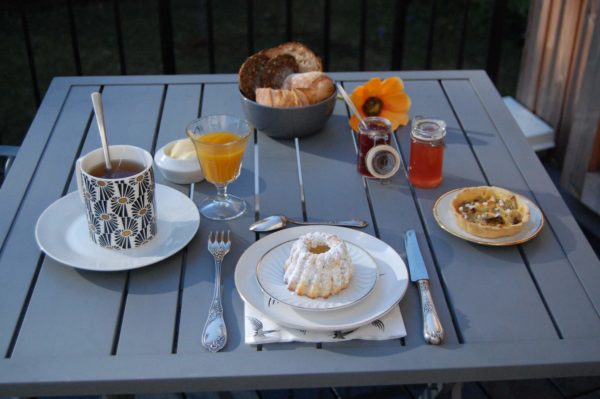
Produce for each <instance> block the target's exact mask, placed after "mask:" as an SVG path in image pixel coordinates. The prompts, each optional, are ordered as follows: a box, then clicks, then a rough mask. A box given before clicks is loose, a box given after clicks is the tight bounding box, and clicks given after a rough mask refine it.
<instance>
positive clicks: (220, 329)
mask: <svg viewBox="0 0 600 399" xmlns="http://www.w3.org/2000/svg"><path fill="white" fill-rule="evenodd" d="M212 236H213V232H212V231H211V232H210V233H209V234H208V251H209V252H210V253H211V254H212V256H213V257H214V258H215V291H214V294H213V299H212V303H211V305H210V309H209V311H208V318H207V319H206V324H205V325H204V331H203V332H202V345H203V346H204V347H205V348H206V349H208V350H209V351H211V352H218V351H220V350H221V349H223V347H224V346H225V343H226V342H227V328H226V327H225V319H223V305H222V304H221V264H222V262H223V258H224V257H225V255H227V253H228V252H229V250H230V249H231V240H230V239H229V230H227V240H225V231H222V232H221V239H220V240H219V232H218V231H217V232H216V233H215V238H214V240H213V237H212Z"/></svg>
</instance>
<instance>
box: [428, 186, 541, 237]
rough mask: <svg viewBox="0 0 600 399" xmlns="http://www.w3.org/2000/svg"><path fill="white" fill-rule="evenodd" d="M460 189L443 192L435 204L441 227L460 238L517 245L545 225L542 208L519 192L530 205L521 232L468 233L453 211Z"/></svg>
mask: <svg viewBox="0 0 600 399" xmlns="http://www.w3.org/2000/svg"><path fill="white" fill-rule="evenodd" d="M460 190H462V188H457V189H455V190H451V191H448V192H447V193H445V194H442V195H441V196H440V198H438V200H437V201H436V202H435V204H434V205H433V216H434V217H435V220H436V221H437V223H438V224H439V225H440V227H441V228H442V229H444V230H446V231H447V232H448V233H450V234H452V235H454V236H456V237H458V238H462V239H463V240H467V241H471V242H474V243H476V244H482V245H492V246H505V245H516V244H521V243H524V242H526V241H529V240H531V239H532V238H534V237H535V236H537V235H538V233H539V232H540V230H542V227H543V226H544V214H543V213H542V211H541V210H540V208H538V206H537V205H536V204H534V203H533V202H531V200H529V199H528V198H526V197H523V196H522V195H518V194H517V195H518V196H519V198H520V199H521V200H522V201H523V202H525V203H526V204H527V206H528V207H529V220H528V221H527V223H525V226H523V229H522V230H521V231H520V232H519V233H517V234H515V235H512V236H508V237H498V238H486V237H479V236H476V235H474V234H471V233H468V232H466V231H465V230H463V229H461V228H460V227H459V226H458V224H457V223H456V219H455V218H454V213H453V212H452V200H453V199H454V197H456V195H457V194H458V191H460Z"/></svg>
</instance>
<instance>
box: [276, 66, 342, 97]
mask: <svg viewBox="0 0 600 399" xmlns="http://www.w3.org/2000/svg"><path fill="white" fill-rule="evenodd" d="M281 88H282V89H288V90H291V89H300V90H302V91H303V92H304V94H306V97H308V100H309V101H310V103H311V104H316V103H318V102H321V101H323V100H325V99H326V98H327V97H329V96H330V95H332V94H333V92H334V91H335V86H334V85H333V80H331V78H330V77H329V76H327V74H325V73H323V72H318V71H313V72H304V73H294V74H291V75H288V77H287V78H285V80H284V81H283V85H282V86H281Z"/></svg>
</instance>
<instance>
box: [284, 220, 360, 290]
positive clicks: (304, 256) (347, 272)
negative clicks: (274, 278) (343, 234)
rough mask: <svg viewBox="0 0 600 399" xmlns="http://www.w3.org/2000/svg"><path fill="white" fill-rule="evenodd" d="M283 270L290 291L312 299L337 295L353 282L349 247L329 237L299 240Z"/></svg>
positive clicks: (320, 235) (318, 235)
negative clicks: (351, 280)
mask: <svg viewBox="0 0 600 399" xmlns="http://www.w3.org/2000/svg"><path fill="white" fill-rule="evenodd" d="M284 268H285V274H284V277H283V280H284V283H285V284H286V285H287V288H288V289H289V290H290V291H294V292H295V293H296V294H298V295H305V296H307V297H309V298H318V297H322V298H328V297H329V296H330V295H335V294H337V293H338V292H340V291H342V290H343V289H345V288H346V287H348V285H349V284H350V279H351V278H352V258H351V257H350V254H349V253H348V247H347V246H346V243H345V242H344V241H343V240H342V239H341V238H339V237H338V236H336V235H333V234H327V233H320V232H314V233H308V234H305V235H303V236H301V237H300V238H298V240H297V241H296V242H295V243H294V244H293V245H292V250H291V252H290V257H289V258H288V259H287V260H286V261H285V265H284Z"/></svg>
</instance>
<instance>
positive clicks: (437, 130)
mask: <svg viewBox="0 0 600 399" xmlns="http://www.w3.org/2000/svg"><path fill="white" fill-rule="evenodd" d="M410 135H411V137H413V138H415V139H417V140H419V141H426V142H437V141H442V140H444V137H445V136H446V122H444V121H443V120H440V119H433V118H425V117H422V116H415V117H414V118H413V123H412V130H411V132H410Z"/></svg>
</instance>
